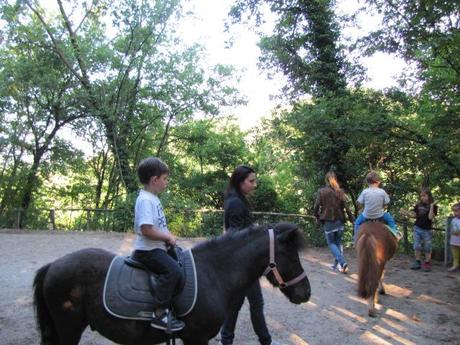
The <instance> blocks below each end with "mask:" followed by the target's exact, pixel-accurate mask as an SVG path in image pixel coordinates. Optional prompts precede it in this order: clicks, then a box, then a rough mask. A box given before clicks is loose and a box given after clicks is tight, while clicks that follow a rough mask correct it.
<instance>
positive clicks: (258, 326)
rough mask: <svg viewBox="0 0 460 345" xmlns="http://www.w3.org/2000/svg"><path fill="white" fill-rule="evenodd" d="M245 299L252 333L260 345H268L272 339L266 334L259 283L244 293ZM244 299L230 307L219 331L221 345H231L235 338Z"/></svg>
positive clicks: (262, 298)
mask: <svg viewBox="0 0 460 345" xmlns="http://www.w3.org/2000/svg"><path fill="white" fill-rule="evenodd" d="M246 297H247V298H248V301H249V311H250V314H251V322H252V327H253V328H254V332H255V333H256V334H257V336H258V338H259V342H260V343H261V344H262V345H270V344H271V342H272V338H271V336H270V333H269V332H268V328H267V324H266V323H265V316H264V297H263V295H262V289H261V288H260V283H259V281H256V282H255V283H254V284H253V285H251V287H250V288H249V289H248V290H247V291H246ZM243 303H244V297H243V298H241V299H240V300H238V301H235V302H234V304H233V305H232V308H231V310H230V311H229V313H228V314H227V316H226V318H225V321H224V324H223V325H222V329H221V331H220V337H221V342H222V344H223V345H230V344H233V338H234V337H235V326H236V321H237V319H238V313H239V311H240V309H241V307H242V306H243Z"/></svg>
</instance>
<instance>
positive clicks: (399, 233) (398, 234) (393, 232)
mask: <svg viewBox="0 0 460 345" xmlns="http://www.w3.org/2000/svg"><path fill="white" fill-rule="evenodd" d="M376 222H379V223H382V224H383V225H385V228H387V230H388V231H389V232H390V233H391V234H392V235H393V237H394V238H396V240H397V241H399V240H400V239H401V238H402V234H401V232H400V231H398V230H396V229H393V228H392V227H391V226H389V225H388V224H387V223H386V222H385V220H384V219H383V217H380V218H375V219H368V218H366V219H365V220H364V222H363V224H364V223H376Z"/></svg>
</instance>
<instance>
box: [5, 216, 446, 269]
mask: <svg viewBox="0 0 460 345" xmlns="http://www.w3.org/2000/svg"><path fill="white" fill-rule="evenodd" d="M132 212H133V211H132V210H123V209H118V210H115V209H92V208H86V209H82V208H65V209H33V210H27V212H25V211H24V210H23V209H12V210H10V212H9V213H6V214H5V213H4V214H2V215H0V228H16V229H48V230H58V229H60V230H80V231H85V230H86V231H89V230H103V231H129V230H132V228H133V219H134V215H133V214H132ZM165 213H166V215H167V217H168V223H169V224H171V225H172V227H171V228H172V229H173V230H178V233H179V235H185V236H193V235H195V236H208V235H215V234H218V233H220V232H221V231H222V213H223V210H219V209H173V208H167V209H165ZM253 213H254V216H255V217H256V219H257V221H258V222H259V223H269V222H278V221H293V222H297V223H301V224H302V225H303V227H304V228H305V227H307V228H308V229H306V232H307V234H308V235H309V239H310V240H312V241H311V242H312V243H313V244H315V245H317V244H319V243H322V242H323V239H322V233H321V232H320V231H317V229H316V228H317V226H316V224H315V222H316V219H315V217H314V216H312V215H304V214H294V213H278V212H253ZM181 215H182V216H181ZM183 215H186V216H185V217H184V216H183ZM187 215H188V216H187ZM197 215H199V217H198V220H196V219H197ZM192 219H195V220H193V221H195V223H196V222H198V223H200V222H201V223H205V224H207V226H208V227H211V228H212V231H208V232H206V231H204V232H202V231H200V228H199V226H200V225H196V224H195V227H194V228H193V227H192V230H193V229H194V231H192V232H190V231H188V232H183V231H181V229H180V228H181V227H182V226H184V225H183V224H182V223H187V222H190V221H192ZM451 220H452V217H448V218H447V219H446V222H445V224H446V226H445V228H439V227H434V228H433V230H435V235H436V236H438V237H439V235H441V234H438V235H437V234H436V233H444V234H443V235H444V236H442V237H443V241H438V247H437V248H435V249H434V252H433V256H434V257H435V258H436V256H437V259H438V260H439V259H440V257H439V256H441V257H442V258H443V260H444V262H445V263H448V262H450V261H451V257H452V256H451V251H450V245H449V239H450V224H451ZM396 222H397V224H398V226H399V228H400V230H401V232H402V233H403V238H402V245H401V247H402V250H403V251H404V252H405V253H410V252H412V248H411V244H412V242H411V234H412V227H413V223H412V222H408V221H406V220H403V219H396ZM438 223H439V222H438ZM187 226H189V225H187ZM176 228H177V229H176ZM182 230H183V229H182ZM350 238H351V237H350V236H348V240H350ZM323 244H324V243H323ZM442 258H441V259H442Z"/></svg>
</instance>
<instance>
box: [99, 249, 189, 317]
mask: <svg viewBox="0 0 460 345" xmlns="http://www.w3.org/2000/svg"><path fill="white" fill-rule="evenodd" d="M176 255H177V261H178V262H179V265H180V266H181V267H182V269H183V279H182V282H181V284H179V291H177V292H176V294H175V296H174V297H173V300H172V310H173V312H174V314H175V315H177V316H179V317H182V316H185V315H187V314H189V313H190V312H191V311H192V309H193V307H194V306H195V303H196V296H197V288H198V287H197V279H196V268H195V261H194V259H193V254H192V251H191V250H185V251H182V250H181V249H179V250H176ZM156 277H157V275H156V274H154V273H152V272H151V271H149V270H148V269H147V268H146V267H145V266H144V265H142V264H141V263H139V262H137V261H135V260H133V259H132V258H131V257H129V256H128V257H127V256H115V257H114V258H113V260H112V262H111V263H110V266H109V269H108V271H107V275H106V278H105V283H104V292H103V296H102V298H103V303H104V307H105V309H106V311H107V312H108V313H109V314H111V315H113V316H115V317H118V318H122V319H132V320H146V321H148V320H151V319H152V313H153V311H154V309H155V305H154V303H153V298H152V295H154V294H155V285H156V279H157V278H156Z"/></svg>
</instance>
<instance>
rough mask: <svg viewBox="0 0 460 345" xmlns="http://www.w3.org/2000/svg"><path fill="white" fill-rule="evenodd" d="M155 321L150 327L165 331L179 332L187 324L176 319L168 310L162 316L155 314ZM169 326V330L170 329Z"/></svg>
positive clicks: (153, 320)
mask: <svg viewBox="0 0 460 345" xmlns="http://www.w3.org/2000/svg"><path fill="white" fill-rule="evenodd" d="M152 316H153V319H152V321H151V322H150V326H152V327H153V328H156V329H161V330H163V331H169V330H170V331H171V332H177V331H180V330H181V329H182V328H184V327H185V323H183V322H182V321H180V320H177V319H175V318H174V317H173V316H172V314H171V313H170V312H169V310H168V309H166V310H165V311H164V312H163V313H162V314H161V315H156V314H155V313H153V315H152ZM168 325H169V328H168Z"/></svg>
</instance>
